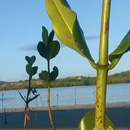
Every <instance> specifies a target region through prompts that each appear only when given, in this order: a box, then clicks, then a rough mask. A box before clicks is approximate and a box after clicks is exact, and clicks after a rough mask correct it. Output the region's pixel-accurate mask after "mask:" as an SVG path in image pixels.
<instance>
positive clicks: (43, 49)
mask: <svg viewBox="0 0 130 130" xmlns="http://www.w3.org/2000/svg"><path fill="white" fill-rule="evenodd" d="M53 38H54V31H53V30H52V31H51V32H50V34H49V35H48V31H47V29H46V28H45V27H44V26H43V27H42V40H43V41H40V42H39V43H38V46H37V50H38V52H39V54H40V55H41V56H42V57H43V58H45V59H46V60H47V61H48V62H47V63H49V61H50V60H51V59H52V58H54V57H55V56H56V55H57V54H58V53H59V50H60V44H59V42H58V41H53ZM48 67H50V66H48ZM58 73H59V71H58V68H57V67H56V66H55V67H53V71H52V72H48V71H46V70H45V71H42V72H41V73H40V74H39V77H40V79H42V80H44V81H47V82H50V81H52V80H55V79H56V78H57V76H58Z"/></svg>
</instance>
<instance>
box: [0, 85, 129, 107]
mask: <svg viewBox="0 0 130 130" xmlns="http://www.w3.org/2000/svg"><path fill="white" fill-rule="evenodd" d="M19 91H20V92H21V93H22V95H23V96H26V93H27V90H25V89H24V90H19ZM37 91H38V93H39V94H40V96H39V97H38V98H37V99H35V100H34V101H32V102H31V103H30V107H43V106H47V88H44V89H37ZM31 96H33V95H31ZM95 97H96V86H95V85H89V86H76V87H61V88H51V106H64V105H80V104H94V103H95ZM106 100H107V103H114V102H130V83H123V84H109V85H108V86H107V98H106ZM24 107H25V102H24V101H23V100H22V98H21V97H20V95H19V93H18V91H17V90H8V91H0V109H4V108H5V109H7V108H24Z"/></svg>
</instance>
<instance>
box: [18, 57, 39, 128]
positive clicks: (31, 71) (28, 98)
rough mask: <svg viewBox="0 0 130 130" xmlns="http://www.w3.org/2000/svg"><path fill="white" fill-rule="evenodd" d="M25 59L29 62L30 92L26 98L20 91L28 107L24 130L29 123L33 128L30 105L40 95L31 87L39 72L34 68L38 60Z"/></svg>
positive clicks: (26, 107) (27, 67) (27, 66)
mask: <svg viewBox="0 0 130 130" xmlns="http://www.w3.org/2000/svg"><path fill="white" fill-rule="evenodd" d="M25 59H26V61H27V62H28V64H27V65H26V72H27V74H28V75H29V80H28V91H27V96H26V98H25V97H23V95H22V94H21V93H20V92H19V91H18V92H19V94H20V96H21V98H22V99H23V100H24V102H25V104H26V106H25V117H24V128H23V130H25V129H26V126H27V121H29V124H30V126H31V128H32V123H31V119H30V116H29V112H30V111H31V110H30V108H29V103H30V102H31V101H33V100H34V99H36V98H37V97H38V96H39V94H38V93H37V90H36V89H35V88H32V87H31V80H32V77H33V75H35V74H36V73H37V70H38V67H37V66H34V67H32V65H33V63H34V62H35V60H36V57H35V56H32V57H29V56H25ZM31 93H32V94H33V97H30V94H31ZM32 129H33V128H32Z"/></svg>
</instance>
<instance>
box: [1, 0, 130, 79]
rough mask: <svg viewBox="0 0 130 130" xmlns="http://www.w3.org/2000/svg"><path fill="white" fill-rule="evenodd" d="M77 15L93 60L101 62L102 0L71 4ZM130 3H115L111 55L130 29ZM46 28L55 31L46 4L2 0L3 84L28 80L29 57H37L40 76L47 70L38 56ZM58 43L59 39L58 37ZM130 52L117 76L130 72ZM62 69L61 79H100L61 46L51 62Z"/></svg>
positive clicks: (121, 0) (35, 0) (71, 0)
mask: <svg viewBox="0 0 130 130" xmlns="http://www.w3.org/2000/svg"><path fill="white" fill-rule="evenodd" d="M68 3H69V5H70V6H71V8H72V9H73V10H74V11H75V12H76V13H77V15H78V20H79V23H80V26H81V28H82V29H83V31H84V34H85V37H86V42H87V44H88V47H89V49H90V52H91V55H92V57H93V58H94V59H95V61H96V62H97V61H98V50H99V40H100V39H99V36H100V23H101V10H102V0H98V1H97V0H76V1H74V0H68ZM129 5H130V0H118V1H114V0H112V2H111V16H110V35H109V53H110V52H112V51H113V50H114V49H115V48H116V47H117V46H118V45H119V43H120V41H121V40H122V38H123V37H124V36H125V34H126V33H127V32H128V30H129V29H130V15H129V12H130V8H129ZM42 26H45V27H46V28H47V29H48V30H49V32H50V31H51V30H52V25H51V20H50V19H49V17H48V16H47V13H46V8H45V0H21V1H20V0H11V1H10V0H1V1H0V45H1V47H0V81H18V80H25V79H28V75H27V74H26V71H25V66H26V64H27V62H26V61H25V56H26V55H28V56H32V55H35V56H36V58H37V60H36V62H35V65H37V66H38V67H39V69H38V73H39V72H41V70H45V69H46V60H45V59H43V58H42V57H41V56H40V55H39V54H38V52H37V50H36V46H37V43H38V42H39V41H41V39H42V37H41V32H42ZM55 39H57V38H56V37H55ZM129 55H130V52H128V53H127V54H125V55H124V56H123V57H122V58H121V60H120V62H119V64H118V65H117V66H116V67H115V68H114V69H113V70H111V71H110V72H109V74H114V73H118V72H122V71H126V70H130V59H129ZM53 66H57V67H58V68H59V71H60V72H59V77H58V78H64V77H68V76H96V71H95V70H94V69H93V68H92V67H91V66H90V65H89V63H88V61H87V59H85V58H83V57H82V56H80V55H79V54H78V53H77V52H75V51H73V50H71V49H69V48H68V47H66V46H61V50H60V53H59V54H58V56H57V57H56V58H54V59H52V60H51V68H52V67H53ZM34 78H38V74H37V75H36V76H35V77H34Z"/></svg>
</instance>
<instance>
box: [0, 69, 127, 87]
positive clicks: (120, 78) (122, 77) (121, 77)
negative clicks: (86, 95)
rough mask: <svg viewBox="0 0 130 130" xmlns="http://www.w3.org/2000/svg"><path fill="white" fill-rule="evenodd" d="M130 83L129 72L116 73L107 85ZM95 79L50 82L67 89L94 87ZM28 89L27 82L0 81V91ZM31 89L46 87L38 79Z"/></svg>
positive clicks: (73, 78)
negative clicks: (70, 87)
mask: <svg viewBox="0 0 130 130" xmlns="http://www.w3.org/2000/svg"><path fill="white" fill-rule="evenodd" d="M129 82H130V71H125V72H121V73H116V74H113V75H109V76H108V80H107V83H108V84H115V83H129ZM95 84H96V77H85V76H75V77H67V78H63V79H57V80H55V81H54V82H52V86H53V87H69V86H84V85H95ZM27 87H28V81H27V80H24V81H22V80H21V81H18V82H4V81H0V90H14V89H25V88H27ZM32 87H35V88H46V87H47V85H46V83H44V82H43V81H42V80H40V79H33V80H32Z"/></svg>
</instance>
